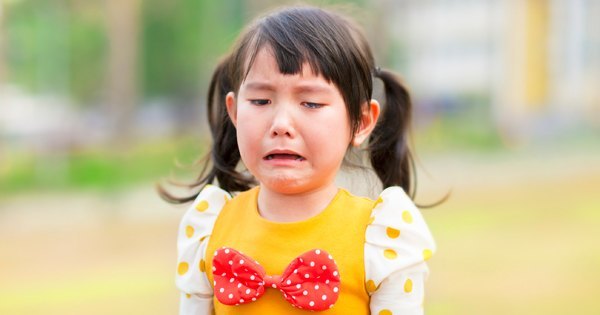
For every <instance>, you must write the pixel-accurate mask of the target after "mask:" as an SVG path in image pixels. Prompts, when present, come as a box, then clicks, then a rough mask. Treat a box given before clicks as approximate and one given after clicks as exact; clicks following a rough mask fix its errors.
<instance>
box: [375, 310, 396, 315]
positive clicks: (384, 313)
mask: <svg viewBox="0 0 600 315" xmlns="http://www.w3.org/2000/svg"><path fill="white" fill-rule="evenodd" d="M379 315H394V314H392V311H390V310H381V311H379Z"/></svg>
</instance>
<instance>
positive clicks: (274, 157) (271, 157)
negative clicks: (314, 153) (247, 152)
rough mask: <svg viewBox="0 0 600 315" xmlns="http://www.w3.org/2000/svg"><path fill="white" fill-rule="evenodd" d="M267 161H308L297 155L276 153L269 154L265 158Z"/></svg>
mask: <svg viewBox="0 0 600 315" xmlns="http://www.w3.org/2000/svg"><path fill="white" fill-rule="evenodd" d="M265 160H267V161H270V160H295V161H304V160H306V159H305V158H304V157H302V156H300V155H297V154H287V153H276V154H269V155H267V156H265Z"/></svg>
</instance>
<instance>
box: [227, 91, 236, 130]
mask: <svg viewBox="0 0 600 315" xmlns="http://www.w3.org/2000/svg"><path fill="white" fill-rule="evenodd" d="M225 105H226V106H227V114H229V119H231V122H232V123H233V125H234V126H235V127H237V102H236V99H235V93H233V92H229V93H227V95H225Z"/></svg>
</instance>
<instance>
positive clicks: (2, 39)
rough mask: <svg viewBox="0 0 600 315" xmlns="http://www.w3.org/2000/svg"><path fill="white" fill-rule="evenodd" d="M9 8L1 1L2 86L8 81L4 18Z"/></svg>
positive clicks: (0, 66)
mask: <svg viewBox="0 0 600 315" xmlns="http://www.w3.org/2000/svg"><path fill="white" fill-rule="evenodd" d="M6 10H7V6H6V5H5V4H4V2H3V1H0V86H2V85H3V84H4V81H5V80H6V75H7V74H6V71H7V68H6V53H5V50H6V46H5V43H4V42H5V38H6V35H5V29H6V27H5V26H4V16H5V15H6Z"/></svg>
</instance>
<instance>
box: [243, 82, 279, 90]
mask: <svg viewBox="0 0 600 315" xmlns="http://www.w3.org/2000/svg"><path fill="white" fill-rule="evenodd" d="M246 89H248V90H258V91H271V92H272V91H275V87H274V86H273V85H271V84H269V83H265V82H249V83H247V84H246Z"/></svg>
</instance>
